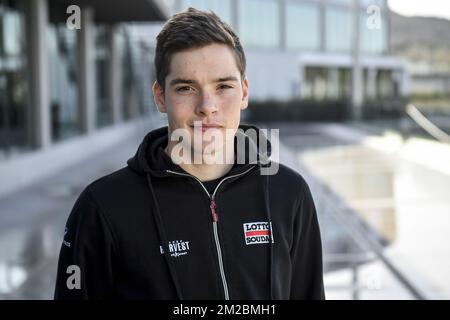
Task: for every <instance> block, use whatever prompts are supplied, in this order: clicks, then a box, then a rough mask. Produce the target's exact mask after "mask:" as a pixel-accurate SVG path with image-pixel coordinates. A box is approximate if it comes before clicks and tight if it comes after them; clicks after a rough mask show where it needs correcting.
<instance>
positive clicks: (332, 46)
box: [325, 6, 352, 53]
mask: <svg viewBox="0 0 450 320" xmlns="http://www.w3.org/2000/svg"><path fill="white" fill-rule="evenodd" d="M325 25H326V39H325V49H326V51H328V52H336V53H350V52H351V50H352V11H351V10H350V9H346V8H341V7H335V6H328V7H326V9H325Z"/></svg>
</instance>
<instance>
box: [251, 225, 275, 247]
mask: <svg viewBox="0 0 450 320" xmlns="http://www.w3.org/2000/svg"><path fill="white" fill-rule="evenodd" d="M244 236H245V244H246V245H249V244H259V243H270V241H272V243H273V236H272V223H270V222H249V223H244Z"/></svg>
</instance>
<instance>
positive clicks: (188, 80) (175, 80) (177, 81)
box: [169, 78, 197, 86]
mask: <svg viewBox="0 0 450 320" xmlns="http://www.w3.org/2000/svg"><path fill="white" fill-rule="evenodd" d="M180 83H189V84H192V83H197V81H195V80H191V79H182V78H176V79H173V80H171V81H170V84H169V85H170V86H174V85H176V84H180Z"/></svg>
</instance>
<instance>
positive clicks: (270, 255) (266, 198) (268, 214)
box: [263, 174, 274, 300]
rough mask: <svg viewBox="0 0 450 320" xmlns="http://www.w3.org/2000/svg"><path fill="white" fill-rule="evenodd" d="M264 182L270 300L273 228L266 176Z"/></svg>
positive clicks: (271, 292)
mask: <svg viewBox="0 0 450 320" xmlns="http://www.w3.org/2000/svg"><path fill="white" fill-rule="evenodd" d="M265 176H266V179H265V182H264V183H263V186H264V203H265V207H266V215H267V220H268V222H269V226H270V243H269V246H270V248H269V277H270V279H269V290H270V299H271V300H273V299H274V295H273V241H272V240H273V228H272V216H271V213H270V199H269V175H268V174H266V175H265Z"/></svg>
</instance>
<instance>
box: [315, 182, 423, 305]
mask: <svg viewBox="0 0 450 320" xmlns="http://www.w3.org/2000/svg"><path fill="white" fill-rule="evenodd" d="M309 182H310V183H312V184H314V185H315V188H314V189H316V190H315V191H316V197H317V200H318V201H317V202H318V203H320V208H321V210H322V214H324V215H330V216H332V217H333V218H334V219H336V220H337V222H338V223H339V225H340V226H342V227H343V228H344V229H346V231H347V233H348V235H349V236H350V237H352V239H353V240H354V242H355V243H357V244H358V245H360V246H361V247H363V248H364V249H365V252H364V253H362V254H361V253H349V254H325V255H324V262H326V263H327V262H347V263H348V264H349V265H350V268H351V270H352V283H351V285H350V287H351V291H352V297H353V299H355V300H356V299H359V290H360V286H359V284H358V268H359V266H360V265H361V264H364V262H369V261H373V259H376V260H379V261H380V262H381V263H382V265H383V266H384V267H386V268H387V270H389V271H390V273H391V274H392V275H393V276H394V278H395V279H396V280H397V281H398V282H399V283H400V284H401V285H402V286H403V287H404V288H405V289H406V290H407V291H408V293H409V294H410V295H411V296H412V297H413V298H414V299H417V300H424V299H426V297H425V295H424V294H423V293H422V292H421V290H419V289H418V288H417V287H416V286H415V285H414V283H413V282H412V281H411V280H410V279H409V278H408V277H407V276H406V275H405V274H404V273H403V272H402V271H401V270H400V269H399V268H397V267H396V266H395V265H394V263H393V262H392V261H391V260H390V259H389V258H388V257H387V256H386V255H385V254H384V248H383V246H382V245H381V244H380V241H379V239H377V238H376V237H375V236H374V234H373V233H372V232H368V231H367V228H365V227H364V226H363V225H362V224H361V221H359V220H358V218H357V215H356V213H355V212H354V211H353V210H352V209H351V208H349V207H347V206H346V205H345V204H344V202H343V200H342V199H340V198H339V197H338V196H337V195H335V194H334V193H333V192H332V191H330V190H329V188H328V187H327V186H325V185H324V184H322V183H321V182H320V181H318V179H317V178H314V177H310V179H309Z"/></svg>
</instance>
